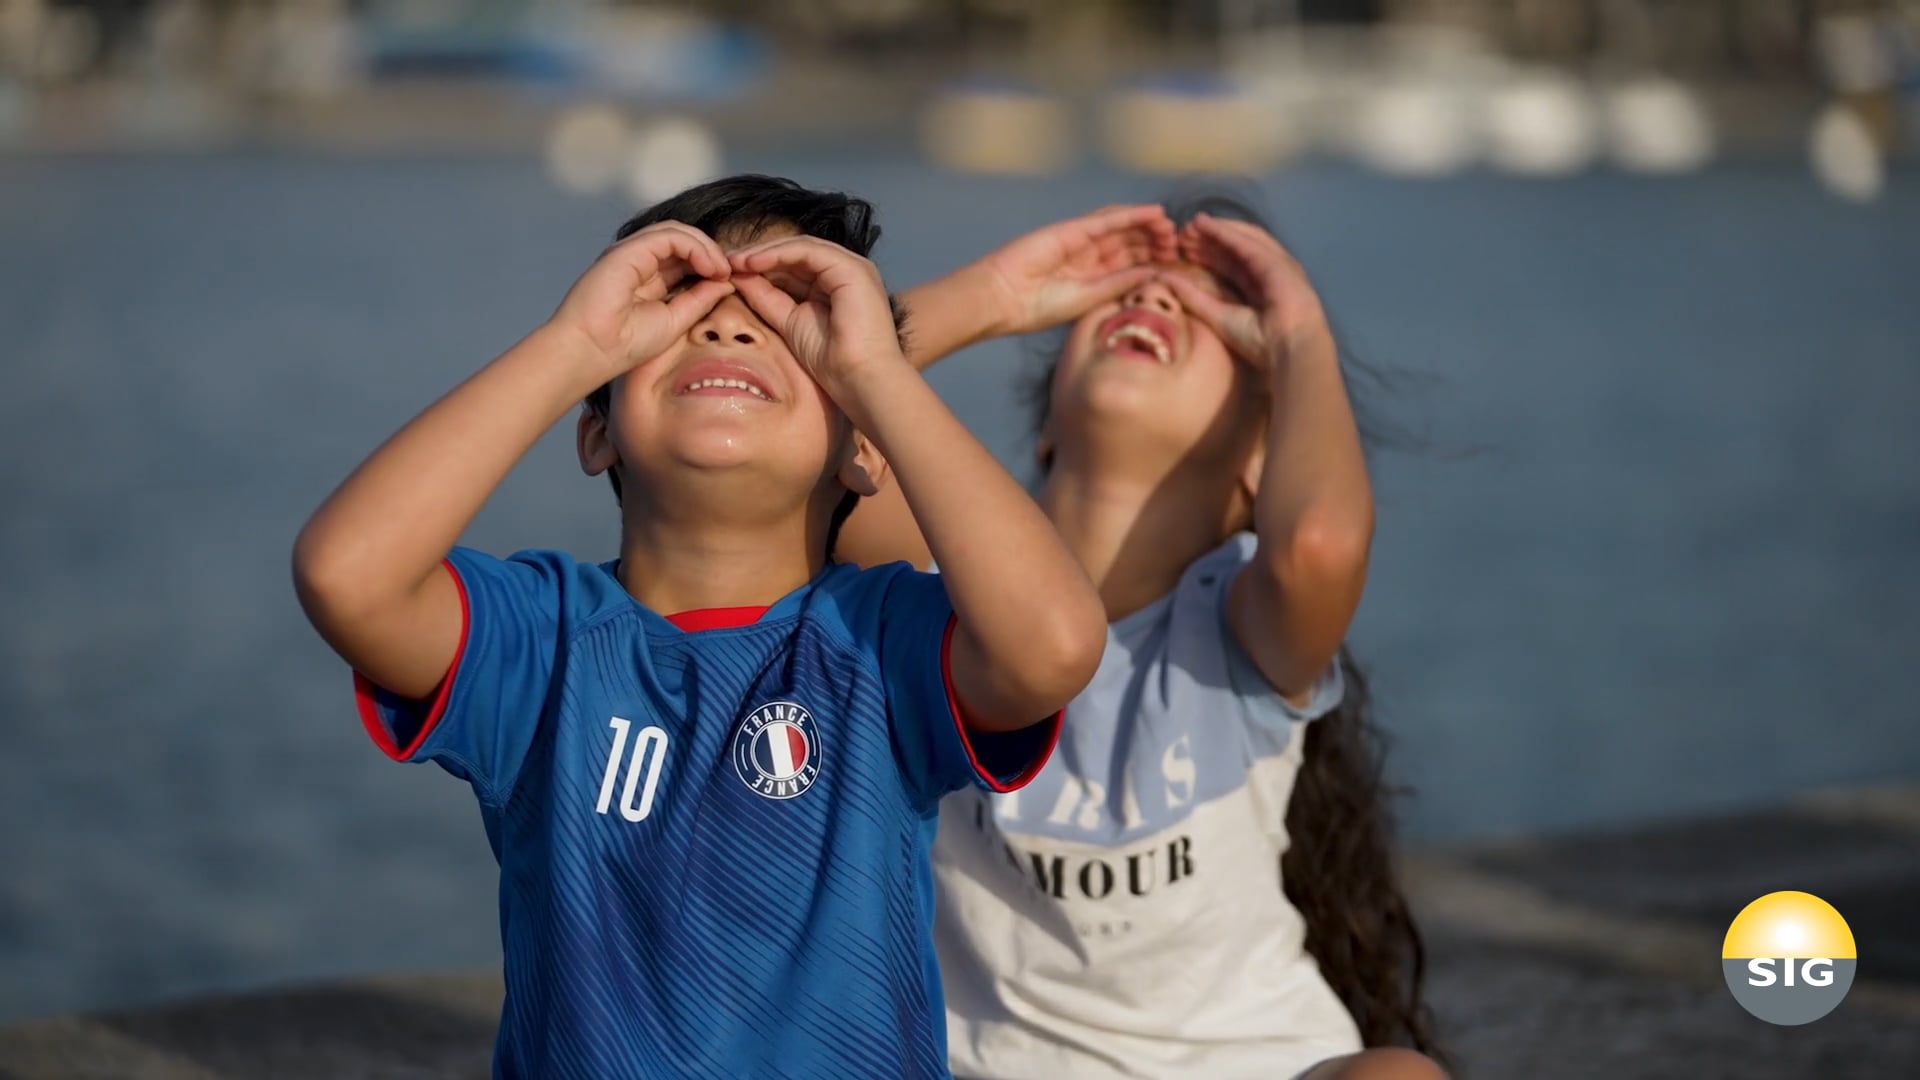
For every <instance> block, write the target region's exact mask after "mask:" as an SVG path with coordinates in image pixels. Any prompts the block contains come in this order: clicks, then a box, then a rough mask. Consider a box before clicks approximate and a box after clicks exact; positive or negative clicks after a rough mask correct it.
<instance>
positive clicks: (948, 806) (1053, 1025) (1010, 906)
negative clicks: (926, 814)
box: [934, 534, 1361, 1080]
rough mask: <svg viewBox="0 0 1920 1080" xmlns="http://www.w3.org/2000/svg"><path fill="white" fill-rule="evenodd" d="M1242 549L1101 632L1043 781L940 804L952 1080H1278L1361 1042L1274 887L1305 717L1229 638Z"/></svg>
mask: <svg viewBox="0 0 1920 1080" xmlns="http://www.w3.org/2000/svg"><path fill="white" fill-rule="evenodd" d="M1253 550H1254V537H1253V536H1252V535H1251V534H1240V535H1238V536H1235V537H1233V538H1232V539H1230V540H1228V541H1227V542H1226V543H1225V544H1223V545H1221V547H1219V548H1218V549H1216V550H1214V551H1213V552H1211V553H1209V554H1208V555H1206V556H1204V557H1203V558H1201V559H1199V560H1198V561H1196V562H1195V563H1194V564H1193V565H1192V566H1190V567H1188V568H1187V571H1186V573H1185V574H1183V575H1182V577H1181V579H1180V583H1179V585H1178V586H1176V587H1175V589H1174V591H1173V593H1172V594H1170V595H1168V596H1166V597H1163V598H1161V599H1160V600H1158V601H1155V602H1154V603H1153V604H1152V605H1150V606H1148V607H1146V608H1144V609H1142V610H1140V611H1137V612H1135V613H1133V614H1131V615H1129V616H1127V617H1126V618H1124V619H1121V620H1120V621H1119V622H1116V623H1114V624H1113V626H1112V627H1111V629H1110V630H1109V632H1108V639H1107V651H1106V656H1105V658H1104V659H1102V660H1101V662H1100V670H1099V673H1098V674H1097V675H1095V677H1094V680H1093V682H1092V684H1091V685H1089V686H1088V687H1087V689H1086V690H1085V691H1083V692H1082V693H1081V694H1080V696H1079V697H1077V698H1075V699H1074V701H1073V704H1072V705H1070V706H1068V708H1067V717H1066V724H1065V727H1064V729H1063V731H1062V733H1061V736H1060V744H1059V747H1058V748H1057V749H1056V750H1055V751H1054V754H1053V758H1052V760H1051V761H1050V762H1049V763H1048V764H1047V766H1046V768H1045V769H1044V770H1043V771H1042V772H1041V773H1040V775H1039V776H1038V777H1036V778H1035V779H1034V780H1033V782H1032V783H1030V784H1028V785H1027V786H1026V787H1025V788H1023V789H1021V790H1020V791H1018V792H1014V793H1012V794H1006V795H996V794H990V793H988V792H984V791H973V792H962V793H959V794H956V795H953V796H950V797H949V798H948V799H947V800H946V801H945V802H944V803H943V804H942V807H941V819H940V835H939V840H938V842H937V843H936V844H935V846H934V875H935V880H936V883H937V885H938V890H937V891H938V906H937V909H936V910H937V914H936V918H935V927H934V933H935V940H936V943H937V944H938V946H939V952H940V965H941V973H942V979H943V982H944V984H945V991H946V998H947V1040H948V1052H949V1055H950V1059H951V1062H952V1065H953V1071H954V1074H955V1075H956V1076H959V1077H966V1078H981V1080H985V1078H992V1080H1024V1078H1028V1077H1032V1078H1035V1080H1081V1078H1107V1077H1142V1078H1147V1077H1151V1078H1161V1077H1205V1078H1207V1080H1216V1078H1217V1080H1227V1078H1233V1077H1260V1078H1263V1080H1271V1078H1276V1077H1290V1076H1293V1075H1295V1074H1297V1073H1299V1072H1302V1071H1304V1070H1306V1069H1308V1068H1310V1067H1311V1066H1313V1065H1314V1064H1316V1063H1318V1062H1321V1061H1324V1060H1326V1059H1327V1058H1331V1057H1337V1056H1340V1055H1342V1054H1350V1053H1354V1052H1356V1051H1358V1050H1359V1049H1360V1048H1361V1046H1360V1037H1359V1033H1358V1031H1357V1030H1356V1029H1355V1027H1354V1023H1353V1019H1352V1017H1351V1016H1349V1015H1348V1013H1347V1011H1346V1009H1345V1008H1344V1007H1343V1006H1342V1005H1341V1003H1340V1000H1339V999H1338V998H1337V997H1336V996H1335V995H1334V993H1333V991H1332V990H1331V989H1330V988H1329V987H1328V986H1327V984H1326V981H1325V980H1324V979H1322V978H1321V975H1320V971H1319V969H1318V967H1317V966H1316V965H1315V964H1314V962H1313V959H1312V957H1310V956H1308V955H1307V953H1306V951H1305V949H1304V945H1303V941H1304V933H1305V929H1304V924H1303V922H1302V920H1301V917H1300V914H1299V912H1298V911H1296V910H1295V909H1294V907H1293V905H1292V904H1291V903H1289V902H1288V901H1287V898H1286V894H1285V893H1284V892H1283V891H1282V889H1281V883H1280V855H1281V853H1282V852H1284V851H1285V850H1286V848H1287V832H1286V810H1287V800H1288V798H1289V797H1290V796H1291V794H1292V792H1293V782H1294V776H1295V774H1296V772H1297V771H1298V769H1299V766H1300V751H1301V744H1302V740H1303V737H1304V735H1305V727H1306V723H1307V722H1308V721H1310V720H1312V719H1314V718H1316V717H1318V716H1321V715H1323V714H1324V713H1326V712H1327V711H1328V710H1330V709H1332V708H1333V707H1334V706H1335V705H1337V704H1338V703H1339V701H1340V696H1341V692H1342V689H1343V688H1342V684H1341V681H1340V675H1339V669H1338V668H1337V667H1331V668H1330V669H1329V670H1328V671H1327V673H1326V674H1324V675H1323V676H1322V677H1321V678H1320V680H1319V682H1318V683H1317V684H1316V686H1315V687H1314V689H1313V692H1312V695H1311V700H1310V701H1309V702H1308V704H1307V706H1306V707H1305V708H1303V709H1302V708H1295V707H1293V706H1291V705H1289V704H1288V703H1287V702H1286V701H1285V699H1283V698H1282V697H1281V696H1280V695H1279V693H1278V692H1277V691H1275V690H1274V689H1273V687H1272V686H1271V684H1269V683H1268V682H1267V681H1266V679H1265V678H1263V677H1262V676H1261V674H1260V673H1259V671H1258V670H1257V669H1256V668H1255V667H1254V664H1253V661H1252V659H1251V658H1249V657H1248V656H1247V655H1246V654H1245V652H1244V651H1243V650H1242V649H1241V648H1240V646H1239V644H1238V643H1237V642H1236V641H1235V640H1234V638H1233V636H1232V632H1231V631H1230V630H1229V629H1228V627H1227V622H1226V612H1225V601H1226V590H1227V584H1228V582H1229V581H1231V580H1232V578H1233V575H1234V574H1235V573H1236V572H1237V571H1238V570H1239V569H1240V568H1241V567H1242V566H1244V565H1245V564H1246V561H1247V559H1248V558H1249V557H1251V555H1252V554H1253Z"/></svg>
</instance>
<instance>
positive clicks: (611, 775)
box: [598, 716, 667, 821]
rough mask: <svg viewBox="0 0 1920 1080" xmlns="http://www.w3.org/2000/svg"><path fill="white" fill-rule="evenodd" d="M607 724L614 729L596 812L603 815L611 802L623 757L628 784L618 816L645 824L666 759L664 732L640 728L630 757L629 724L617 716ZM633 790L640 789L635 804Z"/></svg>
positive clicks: (630, 726)
mask: <svg viewBox="0 0 1920 1080" xmlns="http://www.w3.org/2000/svg"><path fill="white" fill-rule="evenodd" d="M607 724H608V726H610V727H612V728H613V749H612V750H611V751H609V752H608V753H607V772H606V775H605V776H603V777H602V778H601V779H600V805H599V807H598V809H599V811H600V812H601V813H603V814H604V813H606V812H607V806H608V805H609V804H610V803H612V802H613V786H614V784H615V783H616V782H618V781H619V779H620V760H621V759H622V758H625V759H626V762H627V783H626V789H625V790H624V791H622V792H621V793H620V816H621V817H623V818H626V819H627V820H628V821H645V820H646V817H647V814H648V813H649V812H651V811H652V810H653V789H654V788H655V787H657V786H658V785H659V783H660V763H661V762H663V761H665V760H666V758H667V733H666V732H665V731H663V730H661V729H660V728H657V727H653V726H648V727H643V728H641V729H640V731H639V734H637V735H634V736H633V752H632V754H631V755H629V754H628V752H627V736H628V735H629V734H630V733H631V729H632V727H633V724H632V722H631V721H628V720H623V719H621V718H620V717H618V716H616V717H614V718H612V719H611V720H608V721H607ZM643 773H644V779H643V778H642V774H643ZM635 788H638V789H639V795H640V800H639V801H638V802H635V801H634V789H635Z"/></svg>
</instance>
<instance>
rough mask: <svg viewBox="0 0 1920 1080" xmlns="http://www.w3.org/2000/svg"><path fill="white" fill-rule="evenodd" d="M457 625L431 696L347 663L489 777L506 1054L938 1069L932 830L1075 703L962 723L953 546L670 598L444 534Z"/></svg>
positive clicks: (578, 1061) (505, 1057) (598, 573)
mask: <svg viewBox="0 0 1920 1080" xmlns="http://www.w3.org/2000/svg"><path fill="white" fill-rule="evenodd" d="M447 565H448V567H449V569H450V570H451V571H452V573H453V577H454V580H455V581H456V583H458V585H459V591H460V594H461V600H462V604H463V605H464V609H465V614H466V629H465V633H464V635H463V637H462V639H461V644H460V648H459V654H458V656H457V658H456V660H455V663H454V667H453V670H452V671H450V672H449V673H448V675H447V678H446V680H445V681H444V682H443V683H442V685H441V687H440V689H439V691H438V692H437V694H436V695H435V697H434V700H432V701H431V702H405V701H401V700H398V699H397V698H395V697H393V696H392V695H389V694H386V693H385V692H383V691H381V690H379V689H378V688H375V687H373V686H371V685H369V684H367V682H366V681H365V680H364V679H357V680H356V682H357V687H358V691H359V698H360V703H361V715H362V718H363V719H364V720H365V721H366V724H367V730H368V732H369V734H371V735H372V736H373V738H374V740H375V741H376V742H377V743H379V744H380V746H381V748H382V749H384V750H385V751H386V752H387V753H388V754H389V755H391V756H392V757H394V758H396V759H398V760H403V761H433V762H437V763H439V764H440V765H441V766H442V767H443V768H445V769H446V770H447V771H449V772H451V773H453V774H454V775H456V776H459V777H460V778H462V779H464V780H466V781H467V782H468V783H469V784H471V785H472V787H473V790H474V793H475V794H476V796H477V797H478V799H479V802H480V809H481V817H482V819H483V821H484V823H485V825H486V830H487V838H488V840H489V842H490V843H491V844H492V846H493V852H494V856H495V857H496V858H497V859H498V860H499V863H500V932H501V937H502V941H503V945H504V951H505V958H506V965H505V976H506V989H507V994H506V1001H505V1004H504V1006H503V1010H502V1015H501V1022H500V1032H499V1037H498V1042H497V1044H496V1047H495V1054H494V1072H495V1075H496V1076H510V1077H575V1076H578V1077H596V1078H600V1077H678V1076H700V1077H726V1078H729V1080H732V1078H737V1077H795V1078H814V1077H830V1076H831V1077H838V1076H861V1077H867V1076H873V1077H880V1076H885V1077H896V1076H898V1077H923V1076H946V1075H948V1073H947V1056H946V1037H945V1016H944V1012H943V1003H942V1000H941V990H940V981H939V973H938V970H937V967H936V962H935V959H934V951H933V940H932V922H933V897H932V880H931V870H930V866H929V863H928V851H929V848H930V846H931V844H932V840H933V835H934V829H935V826H936V822H937V821H938V804H939V801H940V798H941V796H943V795H945V794H947V793H948V792H951V791H953V790H956V789H958V788H961V787H965V786H967V785H970V784H978V785H982V786H984V787H987V788H989V789H991V790H995V791H1010V790H1013V789H1015V788H1017V787H1019V786H1020V785H1022V784H1024V783H1025V782H1026V781H1027V780H1028V779H1029V778H1031V777H1032V776H1033V775H1034V774H1035V773H1036V772H1037V771H1038V770H1039V768H1040V767H1041V766H1042V765H1043V764H1044V763H1045V761H1046V758H1047V755H1048V754H1049V753H1050V752H1051V749H1052V746H1053V740H1054V738H1055V737H1056V736H1057V735H1058V732H1059V727H1058V722H1059V721H1058V717H1055V718H1054V719H1053V720H1052V721H1050V722H1048V723H1045V724H1041V725H1038V726H1036V727H1033V728H1029V729H1027V730H1025V731H1022V732H1016V733H1013V734H1011V735H996V736H981V735H978V734H974V735H969V733H968V732H967V730H966V729H965V727H964V725H963V724H962V722H961V720H960V717H959V716H958V708H957V705H956V704H955V702H954V699H953V696H952V692H951V689H950V687H949V684H948V678H947V671H946V661H947V646H948V640H949V636H950V633H951V629H952V625H953V609H952V606H951V605H950V603H949V602H948V599H947V595H946V591H945V588H944V586H943V585H942V584H941V581H940V578H939V577H938V576H937V575H929V574H920V573H916V572H914V571H912V570H911V569H910V568H908V567H907V566H906V565H905V564H896V565H894V566H890V567H884V568H880V569H875V570H868V571H861V570H858V569H856V568H854V567H850V566H831V567H829V568H827V569H826V570H825V571H823V572H822V573H821V574H820V576H819V577H818V578H816V579H815V580H814V581H813V582H812V583H810V584H809V585H807V586H805V587H803V588H801V589H799V590H797V591H795V592H793V593H791V594H789V595H788V596H786V597H785V598H783V599H781V600H780V601H779V602H778V603H776V604H774V605H773V606H772V607H771V608H767V609H764V610H761V609H729V610H727V611H721V612H693V613H683V614H681V615H678V616H675V617H672V618H668V617H663V616H661V615H659V614H657V613H655V612H652V611H649V610H647V609H646V608H645V607H643V606H642V605H640V604H639V603H637V602H636V601H635V600H634V599H633V598H632V597H631V596H629V595H628V594H627V592H626V591H625V590H624V589H622V588H621V586H620V584H619V582H618V580H617V579H616V577H615V575H614V572H613V567H612V565H611V564H607V565H593V564H586V563H577V562H575V561H573V560H572V559H570V558H568V557H567V556H565V555H562V554H559V553H556V552H549V551H536V552H522V553H520V554H518V555H515V556H513V557H512V558H510V559H507V560H504V561H503V560H499V559H495V558H491V557H489V556H486V555H483V554H480V553H478V552H474V551H469V550H466V549H456V550H455V551H454V552H453V553H452V555H450V556H449V558H448V560H447Z"/></svg>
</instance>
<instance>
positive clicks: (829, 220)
mask: <svg viewBox="0 0 1920 1080" xmlns="http://www.w3.org/2000/svg"><path fill="white" fill-rule="evenodd" d="M663 221H678V222H680V223H681V224H683V225H691V226H692V227H694V228H696V229H698V230H700V231H701V232H703V233H706V234H707V235H708V236H711V237H714V238H715V239H719V238H721V237H753V236H756V235H758V234H759V233H761V232H763V231H764V230H766V229H768V228H770V227H772V226H776V225H787V226H791V227H792V228H794V229H796V230H798V231H799V232H800V233H801V234H802V235H805V236H817V237H819V238H820V239H822V240H826V241H828V242H830V243H834V244H838V245H840V246H841V247H843V248H846V249H847V250H848V251H851V252H853V253H854V254H855V255H859V256H861V257H862V258H865V257H867V256H870V255H871V254H873V248H874V245H876V244H878V243H879V242H880V225H879V223H878V222H876V221H875V220H874V211H873V204H872V203H870V202H868V201H867V200H865V199H862V198H858V197H856V196H853V195H848V194H846V193H844V192H839V191H814V190H812V189H810V188H804V187H801V186H800V185H799V184H798V183H796V182H794V181H792V180H788V179H785V178H784V177H778V176H762V175H758V174H753V173H744V174H741V175H739V176H728V177H723V178H721V179H719V180H713V181H709V182H707V183H705V184H700V185H697V186H695V187H690V188H688V189H687V190H685V191H683V192H681V193H680V194H678V195H675V196H673V197H672V198H670V199H667V200H665V201H663V202H659V203H655V204H654V205H652V206H650V207H648V208H647V209H645V210H642V211H640V212H639V213H637V214H635V215H633V216H632V217H630V218H628V219H627V220H626V222H625V223H623V224H622V225H621V226H620V228H619V229H618V230H616V231H615V232H614V234H613V239H614V242H615V243H618V242H619V241H621V240H625V239H626V238H627V237H629V236H632V235H633V234H634V233H637V232H639V231H640V230H641V229H644V228H646V227H647V226H649V225H657V224H659V223H660V222H663ZM889 299H890V300H891V299H892V298H889ZM892 303H893V317H894V324H895V326H897V327H900V328H901V331H902V333H903V334H904V333H905V330H904V327H905V318H906V316H905V312H904V311H903V310H902V308H901V307H900V304H899V301H898V300H892ZM586 405H587V408H589V409H592V410H593V411H594V412H596V413H599V414H600V415H602V416H605V415H606V414H607V410H609V409H610V408H612V407H613V386H612V384H611V383H609V384H607V385H604V386H601V387H598V388H597V389H595V390H594V391H593V393H591V394H588V395H587V401H586ZM607 480H608V481H609V482H610V483H611V484H612V485H613V498H614V501H615V502H618V501H619V500H620V476H619V474H618V473H617V472H616V471H615V470H612V469H609V470H607ZM859 503H860V496H859V495H858V494H857V493H855V492H852V491H849V492H847V493H846V495H845V496H844V497H842V498H841V500H840V502H839V503H838V504H837V505H836V506H835V507H834V509H833V519H832V522H831V523H830V524H829V525H828V527H827V554H828V555H829V556H831V555H832V554H833V547H834V542H835V541H836V540H837V539H838V538H839V536H840V527H841V526H842V525H845V524H846V521H847V518H848V517H850V516H852V514H853V510H854V507H855V506H857V505H859Z"/></svg>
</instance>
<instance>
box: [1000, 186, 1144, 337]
mask: <svg viewBox="0 0 1920 1080" xmlns="http://www.w3.org/2000/svg"><path fill="white" fill-rule="evenodd" d="M1179 254H1180V250H1179V247H1178V246H1177V244H1176V240H1175V235H1174V228H1173V222H1172V221H1171V220H1170V219H1168V217H1167V212H1166V210H1165V209H1163V208H1162V207H1161V206H1159V205H1158V204H1150V205H1146V206H1109V207H1107V208H1106V209H1104V210H1096V211H1094V212H1093V213H1091V214H1085V215H1082V216H1080V217H1077V218H1071V219H1069V220H1067V221H1062V222H1057V223H1055V224H1052V225H1048V226H1046V227H1045V228H1041V229H1036V230H1034V231H1033V232H1030V233H1028V234H1026V235H1025V236H1022V237H1020V238H1018V239H1016V240H1014V241H1012V242H1011V243H1008V244H1007V245H1006V246H1004V247H1002V248H1000V249H999V250H998V251H995V252H993V253H992V254H990V255H987V256H986V257H985V258H983V259H981V260H980V261H979V262H978V263H976V264H975V266H976V267H977V268H978V269H979V270H980V271H981V273H982V275H983V279H984V282H983V283H984V284H985V286H986V288H987V291H988V293H989V296H990V300H989V304H990V306H991V307H992V308H993V309H994V310H995V311H997V312H998V319H997V323H998V329H999V330H1000V332H1001V333H1005V334H1027V333H1032V332H1034V331H1036V330H1045V329H1047V328H1048V327H1050V326H1058V325H1059V324H1061V323H1064V322H1071V321H1073V320H1074V319H1077V318H1079V317H1080V316H1082V315H1084V314H1086V313H1087V312H1088V311H1091V310H1092V309H1093V308H1094V307H1096V306H1098V305H1100V304H1102V303H1105V302H1107V301H1109V300H1115V299H1118V298H1119V297H1122V296H1124V295H1126V293H1127V292H1128V290H1130V289H1133V288H1136V287H1138V286H1140V285H1143V284H1145V283H1146V282H1148V281H1150V280H1152V278H1153V276H1154V269H1153V264H1154V263H1156V262H1162V263H1164V262H1172V261H1173V260H1175V259H1176V258H1178V256H1179Z"/></svg>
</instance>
